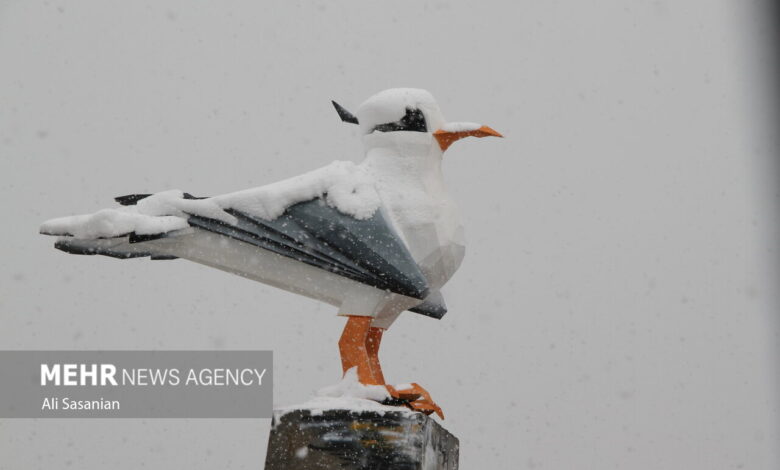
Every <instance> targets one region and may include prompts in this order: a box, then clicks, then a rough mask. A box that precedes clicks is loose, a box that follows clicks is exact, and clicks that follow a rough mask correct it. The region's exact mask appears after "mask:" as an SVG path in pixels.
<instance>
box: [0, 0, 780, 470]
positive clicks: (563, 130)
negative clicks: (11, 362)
mask: <svg viewBox="0 0 780 470" xmlns="http://www.w3.org/2000/svg"><path fill="white" fill-rule="evenodd" d="M764 13H765V12H764V11H763V10H762V9H761V8H760V4H759V3H757V2H747V1H745V2H743V1H739V2H737V1H728V0H695V1H694V0H691V1H686V2H675V1H671V0H656V1H626V0H608V1H545V2H529V1H505V2H495V3H490V2H464V1H460V2H445V1H439V2H416V1H415V2H411V1H408V2H384V3H379V2H346V1H337V2H334V1H318V2H292V1H277V2H252V1H245V2H196V1H189V2H187V1H148V2H135V1H133V2H130V1H106V0H94V1H57V0H52V1H44V2H40V1H21V0H17V1H13V0H5V1H1V2H0V213H1V214H2V217H3V223H2V243H0V260H2V262H0V349H271V350H273V351H274V354H275V363H276V369H275V377H274V378H275V393H276V402H277V403H278V404H280V405H284V404H287V405H289V404H293V403H296V402H302V401H305V400H306V399H308V398H309V397H310V396H311V395H312V392H313V391H314V390H315V389H317V388H319V387H321V386H323V385H327V384H331V383H334V382H336V381H337V380H338V378H339V374H340V364H339V358H338V351H337V347H336V341H337V339H338V336H339V334H340V332H341V328H342V327H343V323H344V320H343V319H341V318H336V317H335V309H333V308H331V307H328V306H326V305H321V304H318V303H315V302H314V301H310V300H307V299H305V298H300V297H296V296H294V295H292V294H288V293H286V292H283V291H280V290H277V289H274V288H271V287H267V286H264V285H261V284H258V283H254V282H250V281H247V280H244V279H241V278H239V277H235V276H232V275H229V274H226V273H223V272H219V271H215V270H211V269H208V268H206V267H203V266H199V265H196V264H192V263H188V262H184V261H174V262H162V261H158V262H150V261H147V260H130V261H121V262H120V261H117V260H113V259H107V258H101V257H75V256H69V255H65V254H63V253H60V252H58V251H55V250H54V249H53V248H52V246H51V245H52V242H53V240H52V239H51V238H49V237H43V236H39V235H38V234H37V229H38V226H39V224H40V223H41V222H42V221H44V220H46V219H49V218H51V217H57V216H63V215H70V214H76V213H84V212H89V211H93V210H96V209H99V208H102V207H105V206H106V205H107V203H109V202H110V201H111V198H113V197H114V196H118V195H123V194H128V193H133V192H153V191H160V190H165V189H170V188H178V189H182V190H185V191H189V192H191V193H193V194H198V195H213V194H220V193H225V192H230V191H235V190H238V189H243V188H248V187H252V186H257V185H261V184H265V183H269V182H273V181H276V180H279V179H282V178H286V177H289V176H293V175H296V174H299V173H302V172H304V171H308V170H311V169H314V168H317V167H319V166H323V165H325V164H327V163H329V162H330V161H332V160H334V159H352V160H358V159H360V158H361V156H362V155H361V144H360V142H359V139H358V130H357V128H356V127H353V126H349V125H346V124H343V123H341V122H340V121H339V120H338V118H337V116H336V113H335V112H334V110H333V109H332V107H331V105H330V102H329V100H330V99H336V100H337V101H339V102H340V103H342V104H343V105H344V106H346V107H347V108H348V109H355V108H356V107H357V105H358V104H359V103H360V102H362V101H363V100H364V99H365V98H367V97H368V96H370V95H371V94H373V93H375V92H377V91H379V90H382V89H384V88H389V87H397V86H412V87H421V88H426V89H428V90H430V91H431V92H432V93H433V94H434V96H436V98H437V99H438V101H439V103H440V105H441V107H442V109H443V111H444V113H445V115H446V116H447V117H448V118H449V119H450V120H464V121H476V122H481V123H484V124H487V125H490V126H492V127H493V128H495V129H497V130H498V131H500V132H502V133H504V134H505V135H506V139H503V140H500V139H484V140H476V139H471V140H466V141H463V142H459V143H457V144H455V145H454V146H453V147H452V148H451V149H450V150H449V151H448V152H447V154H446V155H445V159H446V161H445V163H444V170H445V173H446V178H447V181H448V184H449V187H450V190H451V191H452V193H453V194H454V196H455V198H456V199H457V201H458V202H459V203H460V205H461V208H462V210H463V213H464V217H465V222H466V229H467V237H468V241H469V244H468V247H467V254H466V260H465V262H464V264H463V266H462V268H461V270H460V272H459V273H458V274H457V275H456V276H455V278H454V279H453V280H452V281H451V282H450V284H449V285H448V288H447V290H446V296H447V301H448V304H449V307H450V313H448V314H447V315H446V316H445V318H444V319H443V320H442V321H435V320H431V319H427V318H423V317H421V316H417V315H413V314H404V315H403V316H402V317H401V318H400V319H399V320H398V321H397V322H396V324H395V325H394V326H393V328H392V329H391V330H390V332H389V333H388V334H387V335H386V340H385V343H384V344H383V351H382V353H383V354H382V357H383V363H384V365H385V370H386V375H387V376H388V379H389V380H390V381H393V382H408V381H412V380H414V381H419V382H420V383H422V384H423V385H424V386H426V387H427V388H428V389H429V390H430V391H431V392H432V394H433V396H434V398H436V399H437V400H438V402H439V403H440V404H441V405H442V407H443V408H444V411H445V413H446V414H447V419H446V421H445V422H444V425H445V426H446V427H447V428H448V429H450V430H451V431H452V432H453V433H454V434H456V435H457V436H459V437H460V439H461V446H462V448H461V463H462V468H464V469H477V468H485V469H488V468H491V469H493V468H495V469H518V468H519V469H545V468H546V469H568V468H593V469H605V468H618V469H628V468H630V469H769V468H778V466H780V450H779V449H780V446H778V442H780V432H779V429H778V428H779V426H780V414H779V412H778V401H780V394H779V393H778V392H780V388H778V364H779V362H780V361H779V359H780V357H779V354H780V348H778V346H777V345H778V327H779V326H780V324H779V323H778V321H777V311H778V310H777V307H778V302H777V298H778V290H777V285H778V273H777V269H776V268H777V265H776V264H775V261H776V259H775V257H776V255H777V252H776V251H774V249H775V247H776V245H777V240H778V233H777V231H776V229H777V222H778V214H779V213H780V212H778V210H777V209H778V207H777V206H773V205H772V204H773V199H772V198H776V197H777V196H776V192H775V191H776V189H777V186H776V184H777V181H776V180H775V175H774V171H775V170H776V169H777V168H776V167H774V166H772V162H771V159H772V156H773V153H772V150H773V149H772V147H771V144H772V142H771V139H772V138H773V135H772V134H771V131H772V130H773V129H772V126H774V125H775V123H776V122H775V121H774V120H773V118H772V116H771V114H770V104H771V103H770V100H769V95H768V91H767V90H768V86H769V81H768V78H769V77H768V76H767V75H766V73H765V72H766V68H765V66H764V65H762V63H763V61H765V59H767V58H768V57H769V54H770V52H771V51H770V50H769V49H767V48H766V47H764V46H765V44H764V41H765V40H767V39H768V36H767V34H766V26H767V25H766V24H765V22H764V20H765V18H764ZM0 399H2V397H0ZM269 424H270V423H269V420H39V421H32V420H4V421H0V468H3V469H38V468H40V469H52V468H80V469H87V468H95V469H98V468H100V469H104V468H115V469H139V468H152V469H170V468H193V469H201V468H203V469H205V468H231V469H233V468H235V469H240V468H246V469H257V468H260V467H261V466H262V462H263V460H264V457H265V447H266V439H267V435H268V428H269Z"/></svg>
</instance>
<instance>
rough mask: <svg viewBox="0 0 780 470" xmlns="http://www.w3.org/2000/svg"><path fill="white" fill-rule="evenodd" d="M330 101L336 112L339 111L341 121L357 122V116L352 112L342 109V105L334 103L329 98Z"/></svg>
mask: <svg viewBox="0 0 780 470" xmlns="http://www.w3.org/2000/svg"><path fill="white" fill-rule="evenodd" d="M331 103H333V107H334V108H336V112H337V113H339V117H340V118H341V120H342V121H344V122H348V123H350V124H359V122H358V118H357V117H355V115H354V114H352V113H350V112H349V111H347V110H346V109H344V107H343V106H341V105H340V104H338V103H336V102H335V101H333V100H331Z"/></svg>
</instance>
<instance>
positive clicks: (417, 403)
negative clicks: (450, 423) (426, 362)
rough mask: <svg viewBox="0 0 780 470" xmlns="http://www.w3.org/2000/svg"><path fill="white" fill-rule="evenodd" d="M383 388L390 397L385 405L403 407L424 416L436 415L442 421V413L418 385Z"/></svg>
mask: <svg viewBox="0 0 780 470" xmlns="http://www.w3.org/2000/svg"><path fill="white" fill-rule="evenodd" d="M385 387H386V388H387V393H389V394H390V397H391V399H390V400H388V401H387V402H386V403H387V404H390V405H401V406H405V407H407V408H409V409H411V410H414V411H419V412H421V413H425V414H426V415H430V414H432V413H436V414H437V415H438V416H439V418H441V419H444V412H443V411H442V410H441V407H440V406H439V405H437V404H436V402H434V401H433V398H431V394H430V393H428V391H427V390H425V389H424V388H422V387H421V386H420V385H419V384H416V383H411V384H408V385H404V386H401V387H397V388H396V387H393V386H392V385H385Z"/></svg>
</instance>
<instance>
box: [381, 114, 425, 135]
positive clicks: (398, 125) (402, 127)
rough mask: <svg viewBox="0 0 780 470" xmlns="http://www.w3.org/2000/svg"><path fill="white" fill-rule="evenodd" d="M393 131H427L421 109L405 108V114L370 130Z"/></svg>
mask: <svg viewBox="0 0 780 470" xmlns="http://www.w3.org/2000/svg"><path fill="white" fill-rule="evenodd" d="M374 131H379V132H395V131H412V132H428V126H427V125H426V124H425V116H424V115H423V113H422V111H420V110H419V109H414V108H406V115H404V117H402V118H401V119H399V120H398V121H395V122H388V123H386V124H379V125H378V126H376V127H374V128H373V129H372V130H371V132H374Z"/></svg>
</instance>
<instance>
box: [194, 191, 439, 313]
mask: <svg viewBox="0 0 780 470" xmlns="http://www.w3.org/2000/svg"><path fill="white" fill-rule="evenodd" d="M226 212H227V213H228V214H230V215H232V216H233V217H235V218H236V220H237V222H236V223H235V224H230V223H226V222H223V221H219V220H215V219H210V218H207V217H202V216H197V215H190V216H189V218H188V220H187V221H188V222H189V224H190V225H191V226H193V227H197V228H199V229H202V230H207V231H209V232H213V233H218V234H220V235H224V236H227V237H230V238H233V239H235V240H240V241H242V242H245V243H249V244H252V245H255V246H257V247H260V248H263V249H266V250H270V251H273V252H274V253H277V254H279V255H282V256H286V257H288V258H293V259H295V260H297V261H300V262H302V263H306V264H309V265H312V266H315V267H318V268H321V269H325V270H327V271H330V272H333V273H335V274H338V275H340V276H344V277H347V278H349V279H352V280H354V281H357V282H360V283H363V284H367V285H370V286H372V287H376V288H378V289H382V290H388V291H390V292H394V293H397V294H401V295H405V296H408V297H414V298H417V299H421V300H422V299H425V297H426V296H427V295H428V283H427V281H426V279H425V276H424V275H423V273H422V272H421V271H420V268H419V267H418V266H417V263H416V262H415V261H414V259H413V258H412V255H411V253H409V250H408V249H407V248H406V245H405V244H404V242H403V240H401V238H400V237H399V236H398V234H397V233H396V231H395V230H394V229H393V227H392V226H391V225H390V223H389V222H388V221H387V219H386V218H385V217H384V215H383V214H382V211H381V210H379V211H376V212H375V213H374V215H373V216H371V217H369V218H366V219H356V218H354V217H351V216H349V215H346V214H343V213H342V212H340V211H339V210H337V209H335V208H333V207H331V206H329V205H328V204H326V203H325V202H324V201H323V200H322V199H314V200H311V201H307V202H301V203H298V204H295V205H293V206H290V207H288V208H287V210H286V211H285V212H284V213H283V214H282V215H281V216H279V217H277V218H276V219H273V220H265V219H261V218H258V217H255V216H252V215H250V214H248V213H246V212H242V211H238V210H235V209H227V210H226Z"/></svg>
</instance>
